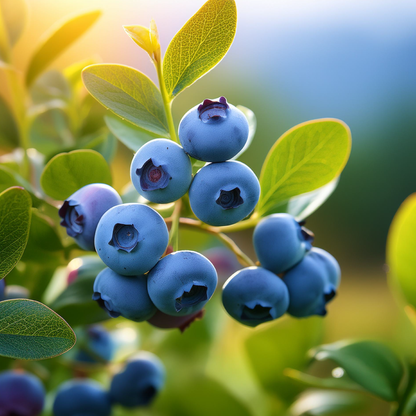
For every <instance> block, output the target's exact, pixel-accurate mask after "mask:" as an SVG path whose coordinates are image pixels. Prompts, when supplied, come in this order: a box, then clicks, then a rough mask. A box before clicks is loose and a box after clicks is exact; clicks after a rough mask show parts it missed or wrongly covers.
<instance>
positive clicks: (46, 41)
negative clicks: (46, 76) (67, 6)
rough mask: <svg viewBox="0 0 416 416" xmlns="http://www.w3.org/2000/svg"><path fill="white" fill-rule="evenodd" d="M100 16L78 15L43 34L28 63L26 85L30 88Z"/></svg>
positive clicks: (95, 12) (95, 11)
mask: <svg viewBox="0 0 416 416" xmlns="http://www.w3.org/2000/svg"><path fill="white" fill-rule="evenodd" d="M100 15H101V12H100V11H98V10H94V11H90V12H87V13H83V14H79V15H77V16H75V17H72V18H71V19H69V20H66V21H65V22H63V23H58V24H57V25H56V26H54V27H52V28H51V29H50V30H49V31H48V32H47V33H45V34H44V36H43V38H42V41H41V42H40V44H39V45H38V46H37V48H36V51H35V53H34V55H33V56H32V59H31V61H30V64H29V69H28V71H27V74H26V85H28V86H30V85H31V84H32V83H33V81H34V80H35V79H36V78H37V77H38V76H39V75H40V74H41V73H42V72H43V71H44V70H45V69H46V68H47V67H48V66H49V64H51V63H52V61H54V60H55V59H56V58H57V57H58V56H59V55H61V53H62V52H63V51H64V50H65V49H67V48H68V47H69V46H70V45H71V44H72V43H73V42H74V41H75V40H77V39H78V38H79V37H80V36H82V35H83V34H84V33H85V32H86V31H87V30H88V29H89V28H90V27H91V26H92V25H93V24H94V23H95V22H96V20H97V19H98V17H99V16H100Z"/></svg>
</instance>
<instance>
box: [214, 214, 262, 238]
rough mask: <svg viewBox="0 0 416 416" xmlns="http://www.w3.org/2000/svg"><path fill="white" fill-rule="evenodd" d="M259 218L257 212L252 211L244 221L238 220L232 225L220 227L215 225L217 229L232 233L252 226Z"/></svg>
mask: <svg viewBox="0 0 416 416" xmlns="http://www.w3.org/2000/svg"><path fill="white" fill-rule="evenodd" d="M260 220H261V217H260V216H259V215H257V213H254V214H253V215H252V216H251V217H250V218H249V219H247V220H245V221H240V222H238V223H236V224H233V225H224V226H222V227H217V229H218V231H220V232H224V233H234V232H236V231H243V230H248V229H249V228H253V227H255V226H256V225H257V224H258V223H259V221H260Z"/></svg>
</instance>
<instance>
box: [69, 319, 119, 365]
mask: <svg viewBox="0 0 416 416" xmlns="http://www.w3.org/2000/svg"><path fill="white" fill-rule="evenodd" d="M77 338H78V339H80V340H81V341H82V342H83V343H84V344H85V347H84V348H83V349H80V350H79V351H78V352H77V355H76V357H75V359H76V360H77V361H82V362H87V363H97V362H100V361H101V360H102V361H111V360H112V359H113V357H114V354H115V351H116V344H115V342H114V340H113V338H112V337H111V335H110V333H109V332H108V331H107V330H106V329H105V328H104V327H102V326H101V325H93V326H90V327H89V328H87V329H86V330H85V331H84V332H83V333H81V334H80V335H77Z"/></svg>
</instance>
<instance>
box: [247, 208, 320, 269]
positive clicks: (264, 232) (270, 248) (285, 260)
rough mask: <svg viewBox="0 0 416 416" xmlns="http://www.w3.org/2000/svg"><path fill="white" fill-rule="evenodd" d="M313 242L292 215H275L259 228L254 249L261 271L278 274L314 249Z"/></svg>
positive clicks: (311, 237) (254, 237)
mask: <svg viewBox="0 0 416 416" xmlns="http://www.w3.org/2000/svg"><path fill="white" fill-rule="evenodd" d="M313 238H314V236H313V234H312V233H311V232H310V231H309V230H307V229H306V228H305V227H303V226H301V225H300V224H299V223H298V222H297V221H296V220H295V218H293V217H292V216H291V215H289V214H273V215H269V216H268V217H266V218H264V219H263V220H261V221H260V222H259V223H258V224H257V226H256V228H255V229H254V233H253V245H254V249H255V251H256V254H257V257H258V259H259V261H260V264H261V265H262V267H264V268H265V269H267V270H270V271H271V272H273V273H275V274H279V273H282V272H285V271H286V270H289V269H290V268H291V267H293V266H294V265H295V264H297V263H299V262H300V261H301V260H302V259H303V256H304V255H305V254H306V253H307V252H308V251H309V250H310V249H311V248H312V241H313Z"/></svg>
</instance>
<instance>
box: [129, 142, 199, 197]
mask: <svg viewBox="0 0 416 416" xmlns="http://www.w3.org/2000/svg"><path fill="white" fill-rule="evenodd" d="M130 176H131V181H132V182H133V185H134V187H135V188H136V190H137V192H138V193H139V194H140V195H142V196H143V197H145V198H146V199H148V200H149V201H151V202H157V203H159V204H166V203H168V202H173V201H176V200H178V199H179V198H181V197H182V196H183V195H185V194H186V192H188V189H189V186H190V185H191V182H192V164H191V161H190V159H189V156H188V155H187V154H186V153H185V152H184V150H183V149H182V147H181V146H179V145H178V144H176V143H174V142H173V141H172V140H167V139H155V140H151V141H150V142H148V143H146V144H145V145H143V146H142V147H141V148H140V149H139V150H138V151H137V153H136V154H135V156H134V158H133V161H132V163H131V169H130Z"/></svg>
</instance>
